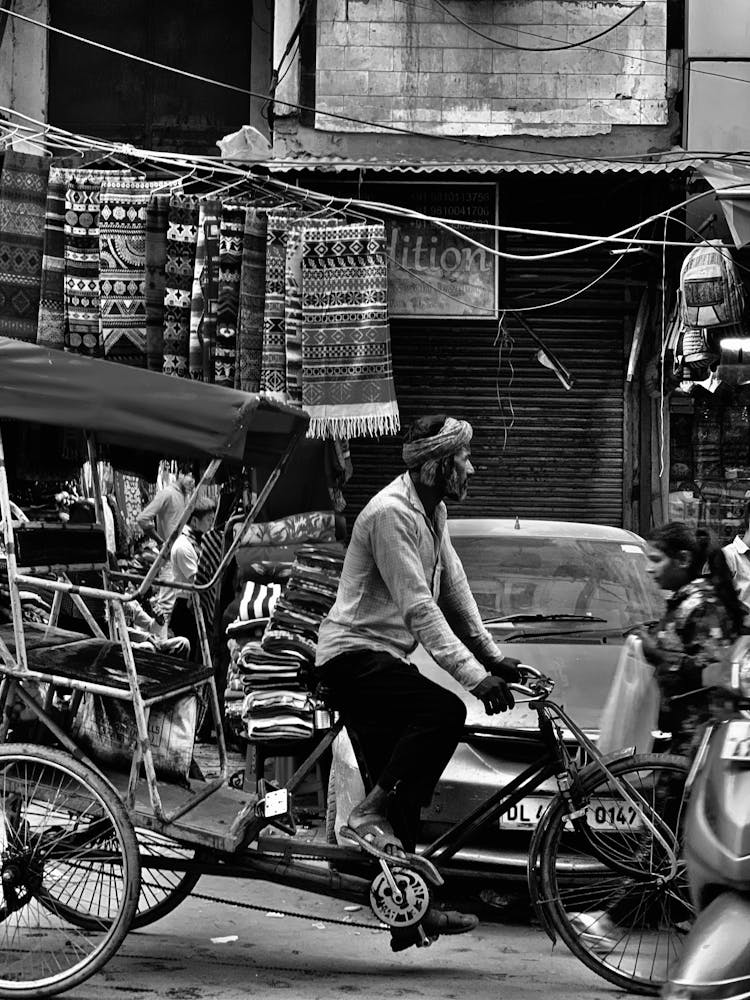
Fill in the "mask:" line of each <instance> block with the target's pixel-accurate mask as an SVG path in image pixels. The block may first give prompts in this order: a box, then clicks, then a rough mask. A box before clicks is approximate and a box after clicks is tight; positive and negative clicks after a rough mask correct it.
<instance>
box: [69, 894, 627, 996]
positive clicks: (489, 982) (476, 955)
mask: <svg viewBox="0 0 750 1000" xmlns="http://www.w3.org/2000/svg"><path fill="white" fill-rule="evenodd" d="M196 892H198V893H204V894H206V895H211V896H220V897H222V898H230V899H234V900H239V901H243V902H250V903H256V904H260V905H262V906H268V907H274V908H278V910H291V911H298V912H302V913H306V914H311V916H310V917H308V918H306V919H297V918H294V917H290V916H280V915H275V916H272V915H269V914H267V913H260V912H257V911H253V910H247V909H239V908H236V907H230V906H226V905H223V904H219V903H215V902H209V901H206V900H202V899H196V898H190V899H188V900H187V901H185V902H184V903H182V905H181V906H180V907H178V908H177V909H176V910H175V911H174V912H173V913H172V914H171V915H170V916H168V917H166V918H165V919H164V920H161V921H159V922H158V923H156V924H153V925H152V926H151V927H149V928H147V929H145V930H142V931H139V932H135V933H132V934H130V935H129V937H128V938H126V940H125V942H124V944H123V945H122V947H121V949H120V952H119V953H118V955H117V956H116V957H115V958H114V959H113V960H112V961H111V962H110V963H109V964H108V965H107V966H106V967H105V968H104V970H103V971H101V972H99V973H98V974H97V975H96V976H94V977H93V978H92V979H90V980H89V981H88V982H87V983H85V984H84V985H83V986H80V987H79V988H78V989H76V990H72V991H71V992H69V993H67V994H65V996H67V997H69V998H70V1000H156V998H163V997H166V998H173V1000H240V998H242V1000H246V998H253V1000H270V998H273V1000H279V998H281V997H284V996H286V997H289V998H297V997H299V998H304V1000H317V998H321V1000H323V998H325V1000H331V998H334V1000H335V998H336V997H349V996H351V997H356V1000H392V998H407V1000H419V998H422V997H424V998H425V1000H428V998H429V1000H501V998H503V1000H532V998H535V1000H539V998H544V1000H603V998H614V997H615V996H619V997H623V996H625V994H623V993H619V992H618V991H617V990H616V989H615V988H614V987H611V986H610V985H609V984H608V983H606V982H604V981H603V980H600V979H599V978H598V977H596V976H595V975H594V974H593V973H591V972H590V971H589V970H588V969H586V968H585V967H584V966H583V965H581V964H580V963H579V962H578V961H577V960H576V959H575V958H573V957H572V955H570V953H569V952H568V951H567V949H566V948H565V947H564V946H563V945H559V944H558V946H557V947H556V948H555V949H554V950H553V948H552V945H551V942H550V941H549V940H548V939H547V937H546V936H545V935H544V933H543V932H542V931H541V930H539V929H538V928H535V927H530V926H528V924H514V925H510V926H509V925H508V924H498V923H482V924H480V926H479V928H478V929H477V931H475V932H474V933H473V934H469V935H463V936H460V937H453V938H441V939H440V940H439V941H438V942H437V943H436V944H435V945H433V946H432V947H431V948H427V949H420V950H419V951H418V950H416V949H411V950H409V951H407V952H402V953H401V954H399V955H393V954H392V953H391V951H390V948H389V946H388V936H387V934H385V933H384V932H382V931H379V930H377V929H375V928H372V929H371V928H369V927H368V928H363V927H356V926H353V925H352V924H348V923H347V925H344V926H341V925H338V924H334V923H332V922H331V919H332V918H335V919H338V920H346V921H352V922H357V923H373V918H372V915H371V914H370V912H369V911H368V910H365V909H360V910H356V911H354V910H351V909H349V910H347V909H346V906H347V904H345V903H342V902H339V901H337V900H331V899H325V898H322V897H318V896H313V895H311V894H309V893H303V892H299V891H297V890H293V889H292V890H290V889H286V888H281V887H279V886H273V885H269V884H268V883H265V882H235V883H233V882H231V881H230V880H228V879H216V878H204V879H202V880H201V881H200V883H199V884H198V886H197V889H196Z"/></svg>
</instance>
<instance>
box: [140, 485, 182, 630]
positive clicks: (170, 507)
mask: <svg viewBox="0 0 750 1000" xmlns="http://www.w3.org/2000/svg"><path fill="white" fill-rule="evenodd" d="M194 489H195V479H194V478H193V473H192V470H191V469H190V466H189V465H180V466H179V468H178V472H177V478H176V479H175V481H174V482H173V483H170V484H169V486H165V487H164V489H162V490H159V492H158V493H157V494H156V496H155V497H154V498H153V500H151V501H150V502H149V503H147V504H146V506H145V507H144V508H143V510H142V511H141V513H140V514H139V515H138V518H137V520H136V523H137V525H138V527H139V528H140V529H141V531H142V532H143V534H144V535H145V537H146V538H153V539H154V541H155V542H156V544H157V545H158V546H159V548H161V547H162V545H163V544H164V542H165V541H166V540H167V539H168V538H169V536H170V535H171V534H172V532H173V531H174V529H175V528H176V527H177V525H178V524H179V522H180V518H181V517H182V515H183V513H184V512H185V507H186V506H187V502H188V498H189V497H190V494H191V493H192V492H193V490H194ZM170 557H171V553H170ZM158 575H159V576H160V577H161V579H163V580H171V579H173V576H172V566H171V562H170V561H169V560H168V561H167V562H165V563H164V565H163V566H162V567H161V569H160V571H159V574H158ZM173 604H174V591H173V590H172V589H171V588H169V587H160V588H159V589H158V590H157V592H156V596H155V597H154V599H153V601H152V607H153V610H154V614H155V616H156V620H157V621H158V622H159V623H161V625H162V627H165V625H166V622H167V620H168V618H169V615H170V612H171V610H172V606H173ZM162 638H166V631H165V633H164V635H163V636H162Z"/></svg>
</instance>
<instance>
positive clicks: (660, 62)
mask: <svg viewBox="0 0 750 1000" xmlns="http://www.w3.org/2000/svg"><path fill="white" fill-rule="evenodd" d="M395 2H396V3H400V4H403V5H404V6H405V7H419V8H421V9H422V10H431V9H432V8H431V5H430V4H429V3H419V2H418V0H395ZM451 16H453V15H451ZM628 16H629V15H628ZM466 27H467V28H469V27H470V26H469V25H468V24H467V25H466ZM615 27H616V25H615ZM516 30H517V31H518V33H519V34H522V35H528V36H529V37H530V38H538V39H540V41H543V42H558V41H559V38H552V36H551V35H540V34H539V32H538V31H529V29H528V28H526V27H524V28H521V27H520V26H517V29H516ZM492 40H493V39H489V41H492ZM498 44H503V43H502V42H498ZM505 44H506V45H507V47H508V48H520V49H522V50H523V48H524V47H523V46H517V45H512V44H510V43H505ZM577 44H579V45H581V46H582V47H583V48H587V49H590V51H591V52H603V53H605V54H607V55H612V54H614V55H621V56H623V57H625V58H627V59H629V60H630V61H632V62H639V63H646V64H648V65H650V66H658V67H659V68H660V69H663V70H667V69H669V68H670V67H671V63H669V62H668V61H667V60H665V59H652V58H650V57H649V56H639V55H636V53H634V52H629V51H626V52H622V51H618V50H614V49H603V48H600V47H599V46H597V45H591V44H590V42H579V43H577ZM526 51H533V52H552V51H553V49H550V48H546V47H545V48H538V49H537V48H535V49H531V50H528V49H527V50H526ZM690 72H691V73H695V74H696V75H697V76H711V77H716V78H717V79H719V80H732V81H734V82H735V83H744V84H747V83H750V81H749V80H748V79H747V77H741V76H731V75H730V74H728V73H717V72H716V71H715V70H708V69H699V68H698V67H697V66H691V68H690Z"/></svg>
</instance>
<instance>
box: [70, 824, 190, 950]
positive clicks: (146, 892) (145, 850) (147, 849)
mask: <svg viewBox="0 0 750 1000" xmlns="http://www.w3.org/2000/svg"><path fill="white" fill-rule="evenodd" d="M135 834H136V837H137V840H138V849H139V853H140V857H141V891H140V895H139V896H138V908H137V910H136V914H135V916H134V917H133V921H132V923H131V925H130V928H131V930H139V929H140V928H142V927H147V926H148V925H149V924H153V923H154V922H155V921H157V920H161V919H162V917H166V916H167V914H169V913H171V912H172V910H174V909H175V907H177V906H179V904H180V903H181V902H182V901H183V900H184V899H187V897H188V896H189V895H190V893H191V892H192V891H193V889H194V888H195V886H196V885H197V883H198V881H199V879H200V877H201V873H200V872H190V871H185V872H181V871H170V870H169V869H163V868H158V867H154V868H151V867H149V863H148V859H149V856H151V857H159V858H174V859H180V860H183V861H185V862H188V863H189V862H190V861H193V860H196V861H197V860H198V859H199V858H200V857H201V856H202V852H201V851H200V850H195V849H193V848H191V847H185V846H183V845H182V844H178V843H177V842H176V841H174V840H170V839H169V838H168V837H163V836H162V835H161V834H159V833H153V832H152V831H151V830H144V829H141V828H140V827H139V828H138V829H136V831H135ZM97 847H98V849H99V850H101V851H109V850H111V848H112V844H111V841H110V840H104V839H103V840H102V841H101V842H100V843H99V844H98V845H97ZM82 864H83V863H82ZM85 864H86V867H87V868H88V869H89V871H90V878H91V879H92V880H93V879H96V878H100V879H101V878H103V877H104V872H103V869H104V867H106V864H107V862H104V863H102V862H101V861H99V860H97V859H92V860H90V861H87V862H85ZM55 908H56V910H57V911H58V912H59V913H61V914H63V915H64V916H65V917H66V919H67V920H69V921H70V922H71V923H72V924H75V925H76V926H77V927H83V928H84V929H89V928H93V927H98V926H99V922H98V920H96V919H94V918H92V916H91V914H90V913H88V912H86V911H85V910H83V911H81V910H78V909H77V908H76V907H75V906H71V905H69V904H67V903H65V904H63V903H60V902H56V903H55Z"/></svg>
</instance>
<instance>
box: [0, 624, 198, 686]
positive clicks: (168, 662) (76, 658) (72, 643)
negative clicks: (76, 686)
mask: <svg viewBox="0 0 750 1000" xmlns="http://www.w3.org/2000/svg"><path fill="white" fill-rule="evenodd" d="M47 633H49V634H47ZM24 634H25V639H26V659H27V662H28V666H29V669H30V670H35V671H38V672H39V673H43V674H48V675H54V677H55V683H56V684H57V685H58V686H59V687H64V686H65V680H66V679H70V680H77V681H89V682H93V683H96V684H103V685H106V686H107V687H111V688H114V689H115V690H120V691H122V692H123V696H126V695H127V693H128V692H129V690H130V684H129V681H128V674H127V670H126V668H125V661H124V658H123V654H122V649H121V647H120V645H119V643H116V642H111V641H110V640H109V639H92V638H91V637H89V636H84V635H80V634H79V633H77V632H67V631H66V630H64V629H53V630H51V631H50V630H49V629H48V628H47V627H45V626H37V627H33V626H30V625H29V624H27V625H26V626H25V629H24ZM0 638H2V639H3V641H4V642H5V643H6V645H7V646H8V649H9V651H10V652H11V653H12V654H13V655H15V651H16V644H15V638H14V635H13V629H12V627H10V626H3V627H2V629H0ZM133 658H134V660H135V667H136V673H137V674H138V683H139V687H140V690H141V694H142V696H143V697H144V698H149V699H151V698H155V699H158V700H161V699H163V698H167V697H169V696H170V695H171V694H173V693H175V692H176V691H179V690H182V689H184V688H185V687H186V686H188V685H190V684H200V683H202V682H204V681H208V680H210V678H211V677H212V676H213V667H211V666H208V667H205V666H203V664H200V663H189V662H188V661H186V660H184V659H180V658H178V657H174V656H166V655H164V654H161V653H151V652H143V651H142V650H138V649H134V650H133Z"/></svg>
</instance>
